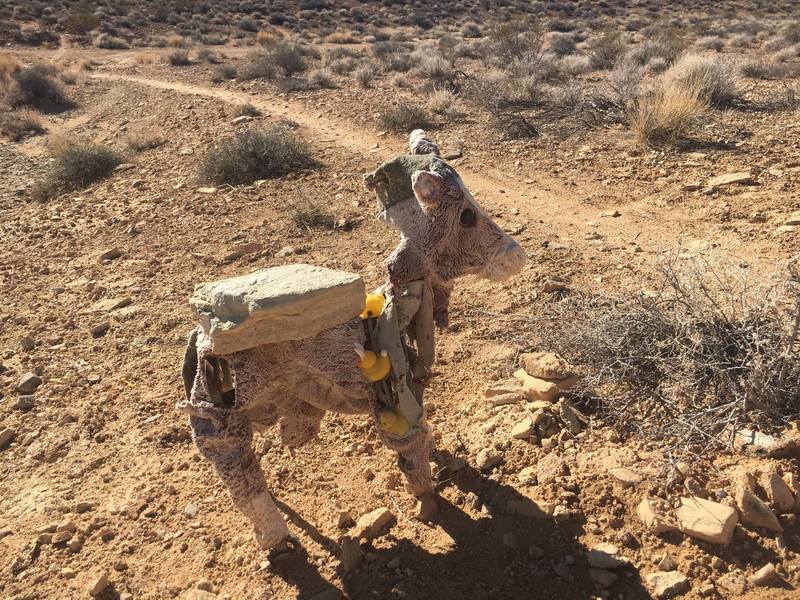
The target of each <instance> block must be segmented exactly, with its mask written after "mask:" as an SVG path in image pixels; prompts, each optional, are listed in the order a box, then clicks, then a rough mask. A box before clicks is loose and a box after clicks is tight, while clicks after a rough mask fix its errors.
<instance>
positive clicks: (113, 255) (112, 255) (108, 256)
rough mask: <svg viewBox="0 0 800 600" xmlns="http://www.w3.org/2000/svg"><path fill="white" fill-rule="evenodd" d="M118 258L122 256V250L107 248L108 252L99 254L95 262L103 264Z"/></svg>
mask: <svg viewBox="0 0 800 600" xmlns="http://www.w3.org/2000/svg"><path fill="white" fill-rule="evenodd" d="M120 256H122V250H120V249H119V248H109V249H108V250H103V251H102V252H101V253H100V256H98V257H97V261H98V262H100V263H103V262H105V261H107V260H116V259H118V258H119V257H120Z"/></svg>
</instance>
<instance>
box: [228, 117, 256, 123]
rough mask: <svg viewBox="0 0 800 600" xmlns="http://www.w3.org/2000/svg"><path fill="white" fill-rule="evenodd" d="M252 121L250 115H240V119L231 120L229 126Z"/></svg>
mask: <svg viewBox="0 0 800 600" xmlns="http://www.w3.org/2000/svg"><path fill="white" fill-rule="evenodd" d="M252 120H253V117H251V116H250V115H242V116H241V117H236V118H235V119H233V120H231V125H241V124H242V123H249V122H250V121H252Z"/></svg>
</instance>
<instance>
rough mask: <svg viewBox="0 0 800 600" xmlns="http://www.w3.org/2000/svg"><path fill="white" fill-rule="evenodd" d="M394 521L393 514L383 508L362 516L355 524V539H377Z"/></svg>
mask: <svg viewBox="0 0 800 600" xmlns="http://www.w3.org/2000/svg"><path fill="white" fill-rule="evenodd" d="M393 521H394V514H393V513H392V511H390V510H389V509H388V508H386V507H385V506H381V507H380V508H376V509H375V510H373V511H372V512H368V513H367V514H365V515H362V516H361V517H360V518H359V519H358V522H357V523H356V531H355V537H356V538H364V539H367V540H372V539H375V538H376V537H378V536H379V535H380V534H381V533H382V532H383V530H384V529H387V528H388V527H389V526H390V525H391V523H392V522H393Z"/></svg>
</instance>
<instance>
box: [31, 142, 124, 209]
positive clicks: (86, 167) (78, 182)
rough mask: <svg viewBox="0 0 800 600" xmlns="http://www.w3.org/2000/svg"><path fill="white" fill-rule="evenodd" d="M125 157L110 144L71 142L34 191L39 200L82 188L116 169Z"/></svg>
mask: <svg viewBox="0 0 800 600" xmlns="http://www.w3.org/2000/svg"><path fill="white" fill-rule="evenodd" d="M121 162H122V157H121V156H120V155H119V153H117V152H116V151H115V150H113V149H111V148H109V147H107V146H97V145H91V144H68V145H67V146H66V147H64V148H62V149H60V150H59V151H58V153H57V154H56V157H55V160H54V161H53V162H52V163H50V167H49V170H48V172H47V174H46V175H45V178H44V179H43V180H42V181H40V182H38V183H37V184H36V185H35V186H34V188H33V191H32V195H33V197H34V198H35V199H37V200H47V199H49V198H52V197H53V196H55V195H57V194H60V193H64V192H69V191H73V190H79V189H82V188H85V187H86V186H88V185H90V184H92V183H94V182H95V181H99V180H100V179H104V178H106V177H108V176H109V175H111V173H113V172H114V168H115V167H116V166H117V165H118V164H120V163H121Z"/></svg>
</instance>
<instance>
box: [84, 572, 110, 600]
mask: <svg viewBox="0 0 800 600" xmlns="http://www.w3.org/2000/svg"><path fill="white" fill-rule="evenodd" d="M107 587H108V571H106V570H105V569H98V570H96V571H93V572H92V573H91V575H90V576H89V586H88V592H89V595H90V596H92V597H93V598H94V597H96V596H99V595H100V594H101V593H102V592H103V590H105V589H106V588H107Z"/></svg>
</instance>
